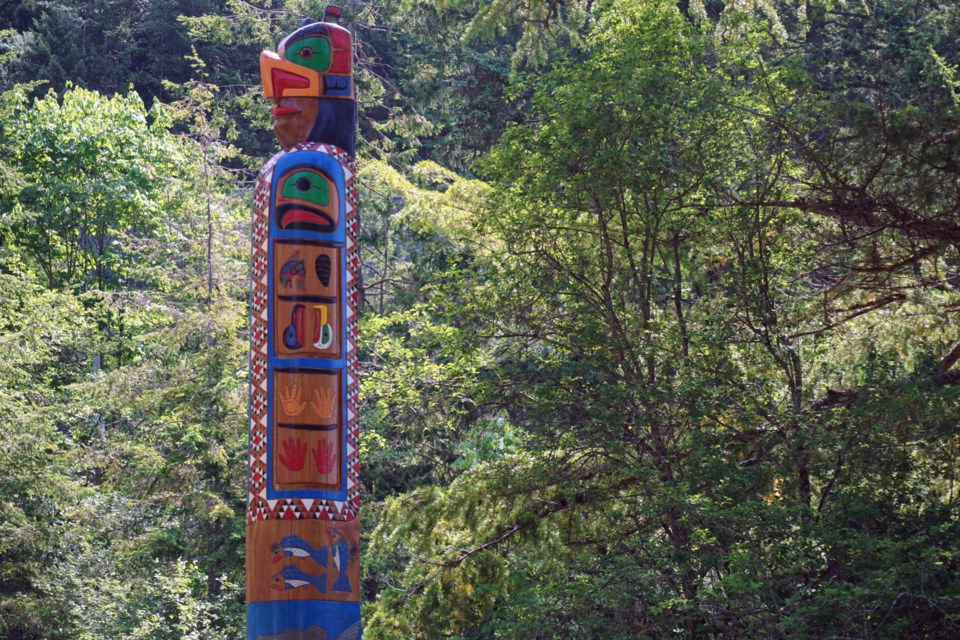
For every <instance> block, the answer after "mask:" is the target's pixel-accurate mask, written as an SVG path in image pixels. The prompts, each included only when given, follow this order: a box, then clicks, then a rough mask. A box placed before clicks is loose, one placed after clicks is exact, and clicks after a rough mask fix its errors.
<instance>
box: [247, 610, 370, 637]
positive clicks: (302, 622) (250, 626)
mask: <svg viewBox="0 0 960 640" xmlns="http://www.w3.org/2000/svg"><path fill="white" fill-rule="evenodd" d="M359 621H360V603H359V602H329V601H322V600H286V601H281V602H253V603H249V604H247V640H258V639H259V638H261V637H264V636H271V635H276V634H278V633H282V632H284V631H290V630H294V629H306V628H308V627H310V626H311V625H316V626H318V627H323V628H324V630H325V631H326V632H327V640H336V638H337V636H339V635H340V634H341V633H343V632H344V631H346V630H347V629H349V628H350V627H352V626H353V625H355V624H357V623H358V622H359ZM358 638H359V636H358Z"/></svg>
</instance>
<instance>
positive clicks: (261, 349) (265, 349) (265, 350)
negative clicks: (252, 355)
mask: <svg viewBox="0 0 960 640" xmlns="http://www.w3.org/2000/svg"><path fill="white" fill-rule="evenodd" d="M260 353H263V354H266V353H267V343H266V342H264V343H263V344H262V345H260Z"/></svg>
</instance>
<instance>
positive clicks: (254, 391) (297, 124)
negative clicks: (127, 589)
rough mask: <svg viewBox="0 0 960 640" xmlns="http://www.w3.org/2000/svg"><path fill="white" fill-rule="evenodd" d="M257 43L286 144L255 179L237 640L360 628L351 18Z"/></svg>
mask: <svg viewBox="0 0 960 640" xmlns="http://www.w3.org/2000/svg"><path fill="white" fill-rule="evenodd" d="M339 15H340V10H339V9H338V8H337V7H334V6H328V7H327V10H326V12H325V15H324V21H322V22H314V21H312V20H304V22H303V25H302V26H301V27H300V28H299V29H297V30H296V31H294V32H293V33H292V34H290V35H289V36H287V37H286V38H284V39H283V40H282V41H281V42H280V44H279V45H278V46H277V52H276V53H272V52H269V51H264V52H263V53H262V54H261V55H260V72H261V75H262V77H263V90H264V94H265V95H266V97H267V98H269V99H270V100H271V101H272V102H273V104H274V108H273V119H274V120H273V123H274V131H275V133H276V135H277V138H278V139H279V141H280V145H281V146H282V147H283V150H282V151H280V152H279V153H278V154H276V155H275V156H273V157H272V158H271V159H270V160H269V161H268V162H267V164H266V165H265V166H264V167H263V169H262V170H261V171H260V175H259V176H258V178H257V184H256V187H255V191H254V211H253V261H252V269H251V277H252V283H251V284H252V289H253V292H252V298H251V308H252V324H251V340H250V341H251V345H250V346H251V352H250V442H249V444H250V457H249V470H248V474H249V477H248V484H249V494H248V504H247V638H248V640H284V639H286V640H359V638H360V593H359V587H360V585H359V582H360V553H359V551H360V544H359V539H360V527H359V521H358V519H357V513H358V509H359V506H360V498H359V486H358V478H357V474H358V469H359V463H358V461H357V448H358V442H357V440H358V433H357V428H358V425H357V379H356V375H357V373H356V362H357V355H356V353H357V347H356V332H357V324H356V320H357V317H356V315H357V286H358V278H359V268H360V261H359V256H358V253H357V245H356V242H357V230H358V218H357V216H358V211H357V198H356V190H355V188H354V182H353V180H354V174H355V173H356V166H355V157H354V154H355V147H354V140H355V132H354V129H355V125H356V116H355V113H356V112H355V102H354V91H353V49H352V44H353V43H352V38H351V35H350V32H349V31H347V30H346V29H344V28H343V27H341V26H339V25H338V24H336V19H337V18H339Z"/></svg>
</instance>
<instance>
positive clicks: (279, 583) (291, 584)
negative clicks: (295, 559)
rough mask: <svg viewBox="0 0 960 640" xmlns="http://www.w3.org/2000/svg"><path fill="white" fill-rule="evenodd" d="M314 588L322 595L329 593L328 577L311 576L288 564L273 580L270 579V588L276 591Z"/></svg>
mask: <svg viewBox="0 0 960 640" xmlns="http://www.w3.org/2000/svg"><path fill="white" fill-rule="evenodd" d="M308 586H312V587H313V588H314V589H316V590H317V591H319V592H320V593H326V592H327V576H326V574H324V575H319V576H314V575H310V574H309V573H307V572H305V571H301V570H300V569H297V568H296V567H295V566H293V565H292V564H288V565H287V566H285V567H284V568H283V569H280V571H278V572H277V573H276V574H274V576H273V578H271V579H270V588H271V589H273V590H274V591H286V590H288V589H300V588H302V587H308Z"/></svg>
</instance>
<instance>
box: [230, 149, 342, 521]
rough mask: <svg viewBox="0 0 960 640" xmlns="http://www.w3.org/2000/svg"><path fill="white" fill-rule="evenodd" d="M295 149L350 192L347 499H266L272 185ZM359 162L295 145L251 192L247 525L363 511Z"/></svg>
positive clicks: (338, 517) (328, 517) (276, 158)
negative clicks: (331, 162)
mask: <svg viewBox="0 0 960 640" xmlns="http://www.w3.org/2000/svg"><path fill="white" fill-rule="evenodd" d="M297 151H319V152H320V153H326V154H328V155H331V156H333V157H334V158H336V159H337V161H338V162H339V163H340V165H341V167H343V173H344V178H345V179H344V187H345V190H346V219H345V221H344V223H345V224H346V265H347V273H346V282H347V290H346V295H345V300H346V307H345V310H344V311H345V315H346V319H345V326H346V331H347V334H346V337H347V354H346V371H345V374H346V376H347V398H346V411H347V424H346V429H347V433H346V440H347V451H346V471H347V473H346V476H347V486H346V490H347V491H346V499H345V500H342V501H341V500H322V499H308V498H303V499H301V498H284V499H280V500H268V499H267V429H268V428H269V425H268V422H267V375H268V373H269V371H268V366H267V345H268V337H269V336H268V335H267V314H268V309H269V282H270V273H269V272H268V265H269V261H268V256H269V249H270V183H271V181H272V178H273V169H274V167H275V166H276V164H277V162H278V161H279V160H280V159H281V158H283V157H284V156H286V155H287V154H290V153H295V152H297ZM355 175H356V164H355V163H353V162H351V160H350V157H349V156H348V155H347V153H346V152H345V151H343V150H342V149H340V148H339V147H335V146H333V145H328V144H323V143H311V144H297V145H294V146H293V147H290V148H289V149H285V150H284V151H281V152H279V153H277V154H276V155H274V156H273V157H272V158H270V160H269V161H267V163H266V164H265V165H264V166H263V169H261V170H260V174H259V175H258V176H257V184H256V186H255V187H254V191H253V239H252V244H253V248H252V260H251V286H252V294H251V298H250V306H251V318H250V319H251V325H250V439H249V445H250V451H249V468H248V494H247V522H248V523H251V524H252V523H254V522H258V521H262V520H281V519H308V518H312V519H319V520H340V521H347V520H353V519H354V518H356V517H357V514H358V512H359V510H360V460H359V455H358V451H359V448H360V421H359V415H358V381H357V311H358V309H357V303H358V299H359V283H360V251H359V246H358V244H357V242H358V239H357V236H358V233H359V229H360V211H359V209H358V203H357V189H356V185H355V182H354V176H355Z"/></svg>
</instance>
